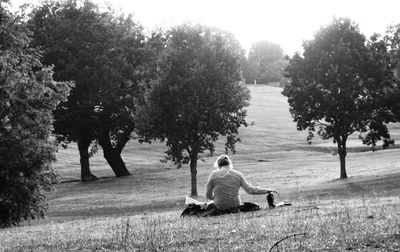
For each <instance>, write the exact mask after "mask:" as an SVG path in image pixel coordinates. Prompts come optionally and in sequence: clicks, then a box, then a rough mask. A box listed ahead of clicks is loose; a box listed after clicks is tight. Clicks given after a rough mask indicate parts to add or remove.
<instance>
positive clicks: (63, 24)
mask: <svg viewBox="0 0 400 252" xmlns="http://www.w3.org/2000/svg"><path fill="white" fill-rule="evenodd" d="M30 24H31V27H32V30H33V31H34V34H33V38H34V40H33V42H34V44H35V45H37V46H41V47H42V48H43V50H44V57H43V61H44V63H45V64H54V66H55V67H54V71H55V75H54V78H55V79H56V80H73V81H74V82H75V84H76V86H75V88H74V89H73V90H72V92H71V95H70V96H69V97H68V101H66V102H63V103H62V104H60V105H59V106H58V107H57V110H56V111H55V119H56V122H55V130H56V133H57V134H58V135H59V137H60V139H62V140H64V141H66V142H69V141H75V142H77V143H78V147H79V151H80V157H81V167H82V172H81V177H82V179H83V180H91V179H93V178H94V176H93V175H92V174H91V172H90V168H89V153H88V148H89V145H90V144H91V143H92V141H93V140H95V141H96V142H97V143H98V144H99V145H100V146H101V147H102V150H103V153H104V157H105V158H106V160H107V162H108V163H109V165H110V166H111V168H112V169H113V171H114V173H115V174H116V176H125V175H129V174H130V173H129V171H128V170H127V168H126V166H125V163H124V162H123V161H122V158H121V152H122V150H123V148H124V146H125V144H126V143H127V142H128V141H129V139H130V136H131V134H132V132H133V130H134V129H135V123H134V115H135V113H136V105H137V101H138V100H139V99H140V97H142V91H143V89H142V83H143V82H145V81H146V76H148V75H149V72H148V70H147V69H148V68H147V65H146V64H149V63H150V62H151V59H152V58H151V57H153V56H154V54H153V53H152V50H151V46H148V44H147V43H146V37H145V35H144V32H143V27H142V26H141V25H139V24H138V23H136V22H134V20H133V19H132V17H131V16H127V17H125V16H123V15H117V14H115V13H114V12H113V11H112V10H110V9H108V10H106V11H104V12H102V11H100V10H99V8H98V7H97V6H96V5H95V4H94V3H92V2H91V1H83V2H82V3H80V2H79V1H74V0H70V1H63V2H60V1H59V2H46V3H44V4H43V5H42V6H40V7H39V8H37V9H36V10H35V11H34V12H33V15H32V18H31V21H30Z"/></svg>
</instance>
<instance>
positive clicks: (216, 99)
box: [142, 24, 250, 195]
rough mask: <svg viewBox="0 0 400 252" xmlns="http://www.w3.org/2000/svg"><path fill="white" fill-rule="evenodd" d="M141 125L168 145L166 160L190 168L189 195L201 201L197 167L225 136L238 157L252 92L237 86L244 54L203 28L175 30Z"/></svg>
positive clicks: (225, 36) (186, 26) (170, 34)
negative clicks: (197, 197)
mask: <svg viewBox="0 0 400 252" xmlns="http://www.w3.org/2000/svg"><path fill="white" fill-rule="evenodd" d="M161 55H162V57H161V59H160V64H159V73H160V77H159V80H158V82H156V83H155V84H153V85H152V90H151V92H150V93H149V95H148V99H147V101H148V103H147V107H146V108H145V109H144V111H145V112H142V115H144V116H147V118H146V119H143V120H142V122H143V123H144V124H145V127H144V128H145V129H146V130H147V138H150V139H156V138H157V139H161V140H162V141H164V140H165V141H166V145H167V147H168V150H167V151H166V154H167V157H166V160H172V161H173V162H174V163H175V164H176V165H177V166H178V167H181V166H182V165H183V164H187V163H190V172H191V195H197V178H196V176H197V161H198V159H199V158H201V155H202V154H203V153H205V152H208V155H213V153H214V151H215V142H216V141H217V140H218V139H219V137H220V136H226V143H225V147H226V151H228V150H231V151H233V152H235V143H236V142H237V141H239V140H240V139H239V137H238V129H239V127H240V126H247V123H246V121H245V117H246V110H245V107H246V106H248V105H249V103H248V101H249V99H250V95H249V91H248V90H247V88H246V87H245V86H242V85H240V84H239V82H240V80H241V78H240V59H241V57H242V56H243V50H242V49H241V48H240V46H239V44H238V42H237V41H236V40H235V39H234V38H233V37H232V35H231V34H228V33H226V32H223V31H220V30H217V29H212V28H208V27H204V26H200V25H190V24H184V25H181V26H178V27H175V28H172V29H171V30H170V31H169V32H168V35H167V42H166V48H165V50H164V52H163V53H162V54H161Z"/></svg>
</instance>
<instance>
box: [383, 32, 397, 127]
mask: <svg viewBox="0 0 400 252" xmlns="http://www.w3.org/2000/svg"><path fill="white" fill-rule="evenodd" d="M380 43H382V44H384V46H385V49H387V50H388V51H387V54H388V56H389V57H390V62H389V64H388V66H389V67H390V69H391V71H392V72H393V75H394V76H393V77H394V83H395V85H396V87H397V89H396V90H395V92H392V93H391V99H390V103H389V104H390V108H389V109H390V110H391V111H392V113H393V117H394V120H395V121H397V122H398V121H400V24H397V25H391V26H389V27H388V29H387V31H386V35H385V36H384V38H383V39H382V40H381V41H380Z"/></svg>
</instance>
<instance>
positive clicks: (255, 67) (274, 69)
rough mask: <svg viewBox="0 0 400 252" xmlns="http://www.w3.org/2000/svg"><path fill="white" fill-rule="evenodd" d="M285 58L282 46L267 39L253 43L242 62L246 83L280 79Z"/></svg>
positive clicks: (285, 63)
mask: <svg viewBox="0 0 400 252" xmlns="http://www.w3.org/2000/svg"><path fill="white" fill-rule="evenodd" d="M286 65H287V60H286V59H285V57H284V55H283V50H282V48H281V47H280V46H279V45H277V44H274V43H270V42H268V41H260V42H257V43H254V44H253V45H252V46H251V48H250V52H249V55H248V57H247V62H245V64H244V67H243V68H244V69H243V75H244V78H245V79H246V83H249V84H250V83H254V82H255V83H263V84H266V83H269V82H277V81H280V80H281V78H282V77H283V73H284V70H285V67H286Z"/></svg>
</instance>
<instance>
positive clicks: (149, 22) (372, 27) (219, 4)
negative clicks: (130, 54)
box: [11, 0, 400, 56]
mask: <svg viewBox="0 0 400 252" xmlns="http://www.w3.org/2000/svg"><path fill="white" fill-rule="evenodd" d="M93 1H94V2H97V3H104V2H108V3H111V5H112V6H114V8H115V9H117V10H119V9H120V10H121V11H123V12H124V13H133V14H134V16H135V19H136V20H137V21H139V22H140V23H142V24H143V25H144V26H145V27H146V28H147V29H153V28H154V27H156V26H163V27H168V26H171V25H176V24H181V23H182V22H184V21H191V22H195V23H200V24H203V25H207V26H215V27H218V28H221V29H224V30H227V31H230V32H232V33H233V34H235V36H236V38H237V39H238V40H239V42H240V43H241V44H242V46H243V48H245V49H246V50H247V51H248V49H249V48H250V46H251V44H253V43H255V42H258V41H261V40H266V41H270V42H274V43H277V44H279V45H280V46H281V47H282V49H283V50H284V51H285V53H287V54H289V55H290V56H291V55H293V53H294V52H295V51H300V52H301V51H302V43H303V41H304V40H309V39H313V35H314V32H316V31H317V30H319V28H320V27H321V26H324V25H326V24H328V23H330V21H331V20H332V18H333V17H334V16H336V17H349V18H351V19H352V20H353V21H354V22H355V23H357V24H359V28H360V30H361V32H362V33H363V34H364V35H366V36H367V37H369V36H371V35H372V34H373V33H374V32H377V33H380V34H384V32H385V30H386V28H387V27H388V26H389V25H391V24H399V23H400V1H399V0H378V1H377V0H375V1H373V0H364V1H363V0H319V1H318V0H297V1H296V0H274V1H272V0H247V1H246V0H230V1H229V0H197V1H194V0H108V1H104V0H93ZM26 2H31V3H37V2H38V0H30V1H29V0H11V3H12V5H13V7H14V8H15V7H16V6H19V5H20V4H22V3H26Z"/></svg>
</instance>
